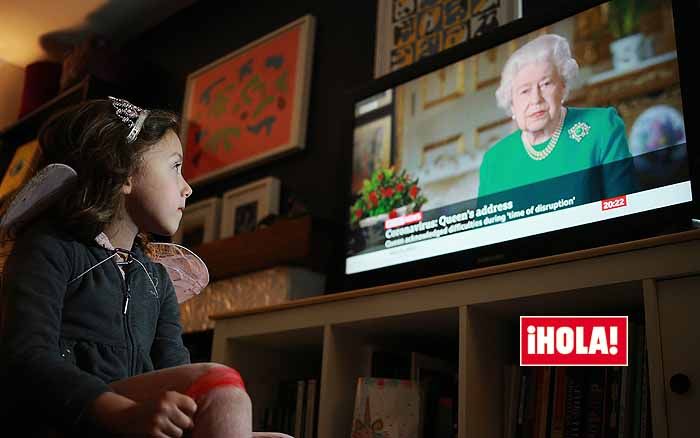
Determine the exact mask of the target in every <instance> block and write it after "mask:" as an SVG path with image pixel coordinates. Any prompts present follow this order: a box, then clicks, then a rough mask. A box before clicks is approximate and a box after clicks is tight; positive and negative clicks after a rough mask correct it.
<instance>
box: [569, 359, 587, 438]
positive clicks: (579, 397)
mask: <svg viewBox="0 0 700 438" xmlns="http://www.w3.org/2000/svg"><path fill="white" fill-rule="evenodd" d="M566 377H567V382H566V410H565V414H564V415H565V422H564V436H566V438H581V437H582V436H583V424H582V420H583V408H584V407H583V397H584V389H585V388H584V384H585V382H584V378H585V371H584V370H583V369H580V368H578V367H572V368H569V369H568V370H567V376H566Z"/></svg>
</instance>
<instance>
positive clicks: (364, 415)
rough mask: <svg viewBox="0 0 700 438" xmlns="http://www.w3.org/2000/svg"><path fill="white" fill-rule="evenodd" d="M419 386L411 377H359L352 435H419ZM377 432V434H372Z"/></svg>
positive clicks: (412, 437) (392, 437) (408, 437)
mask: <svg viewBox="0 0 700 438" xmlns="http://www.w3.org/2000/svg"><path fill="white" fill-rule="evenodd" d="M420 404H421V399H420V386H419V384H418V383H416V382H413V381H411V380H400V379H376V378H371V377H360V378H359V379H358V380H357V391H356V393H355V409H354V412H353V420H352V436H353V437H363V436H376V435H379V434H381V436H382V437H383V438H416V437H418V438H420V437H421V436H422V433H421V428H420ZM373 434H374V435H373Z"/></svg>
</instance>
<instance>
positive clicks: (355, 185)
mask: <svg viewBox="0 0 700 438" xmlns="http://www.w3.org/2000/svg"><path fill="white" fill-rule="evenodd" d="M390 160H391V115H387V116H385V117H382V118H379V119H376V120H373V121H371V122H368V123H365V124H364V125H360V126H358V127H356V128H355V135H354V145H353V152H352V191H353V193H357V192H358V191H359V190H360V189H362V184H363V182H364V180H366V179H369V178H371V176H372V173H373V172H374V171H375V170H376V169H378V168H380V167H388V166H389V164H390Z"/></svg>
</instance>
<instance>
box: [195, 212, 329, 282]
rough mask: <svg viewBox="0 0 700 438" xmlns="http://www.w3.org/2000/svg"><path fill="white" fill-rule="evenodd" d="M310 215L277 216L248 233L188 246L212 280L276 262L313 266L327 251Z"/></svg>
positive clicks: (326, 246)
mask: <svg viewBox="0 0 700 438" xmlns="http://www.w3.org/2000/svg"><path fill="white" fill-rule="evenodd" d="M313 222H314V221H313V220H312V218H311V217H310V216H301V217H298V218H294V219H280V220H278V221H277V222H275V223H273V224H272V225H270V226H269V227H266V228H261V229H258V230H256V231H254V232H251V233H245V234H241V235H239V236H233V237H229V238H226V239H221V240H215V241H213V242H208V243H205V244H202V245H199V246H197V247H194V248H192V251H194V252H195V253H196V254H197V255H199V256H200V257H201V258H202V260H203V261H204V262H205V263H206V264H207V267H208V268H209V275H210V277H211V280H212V281H216V280H220V279H223V278H226V277H232V276H234V275H240V274H245V273H247V272H252V271H257V270H261V269H266V268H271V267H273V266H278V265H294V266H305V267H311V268H313V267H315V266H316V265H317V264H318V263H319V260H321V259H323V257H324V254H325V253H326V251H327V250H328V245H327V239H326V238H325V236H324V235H323V232H322V230H317V229H316V230H315V229H313V227H312V225H313Z"/></svg>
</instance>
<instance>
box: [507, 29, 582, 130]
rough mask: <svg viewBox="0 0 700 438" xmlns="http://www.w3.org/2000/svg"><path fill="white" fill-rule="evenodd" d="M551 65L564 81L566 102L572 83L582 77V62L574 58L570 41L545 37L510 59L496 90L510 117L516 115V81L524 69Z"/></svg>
mask: <svg viewBox="0 0 700 438" xmlns="http://www.w3.org/2000/svg"><path fill="white" fill-rule="evenodd" d="M537 62H551V63H552V65H553V66H554V67H555V68H556V69H557V72H559V76H561V78H562V80H563V81H564V87H565V90H564V99H566V96H567V95H568V94H569V90H570V89H571V84H572V82H573V81H574V80H575V79H576V76H578V63H577V62H576V60H575V59H574V58H573V57H572V56H571V49H570V48H569V42H568V41H567V40H566V38H564V37H561V36H559V35H555V34H547V35H542V36H539V37H537V38H535V39H534V40H532V41H530V42H529V43H527V44H525V45H524V46H522V47H521V48H519V49H518V50H516V51H515V52H513V54H512V55H510V58H508V61H506V64H505V66H503V72H502V73H501V85H500V86H499V87H498V89H497V90H496V101H497V103H498V106H499V107H501V108H502V109H503V110H504V111H505V112H506V113H507V114H508V115H509V116H510V115H512V111H511V108H510V107H511V103H512V102H513V93H512V87H513V78H515V75H516V74H517V73H518V72H519V71H520V70H522V69H523V67H525V66H527V65H529V64H533V63H537Z"/></svg>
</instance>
